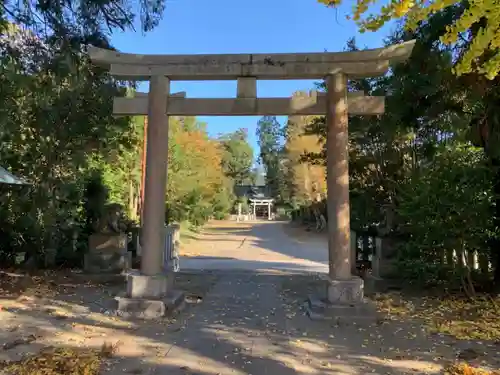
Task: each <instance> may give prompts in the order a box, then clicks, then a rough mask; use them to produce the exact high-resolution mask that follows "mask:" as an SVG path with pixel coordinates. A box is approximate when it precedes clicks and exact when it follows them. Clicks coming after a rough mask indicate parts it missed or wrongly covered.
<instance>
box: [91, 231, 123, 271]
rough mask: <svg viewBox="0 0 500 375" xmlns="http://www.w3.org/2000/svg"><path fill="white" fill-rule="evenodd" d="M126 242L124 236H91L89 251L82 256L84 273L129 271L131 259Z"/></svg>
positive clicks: (97, 234)
mask: <svg viewBox="0 0 500 375" xmlns="http://www.w3.org/2000/svg"><path fill="white" fill-rule="evenodd" d="M127 241H128V239H127V235H126V234H102V233H96V234H92V235H91V236H90V237H89V250H88V252H87V253H86V254H85V255H84V270H85V272H86V273H121V272H124V271H127V270H128V269H130V267H131V264H132V259H131V253H129V252H128V251H127Z"/></svg>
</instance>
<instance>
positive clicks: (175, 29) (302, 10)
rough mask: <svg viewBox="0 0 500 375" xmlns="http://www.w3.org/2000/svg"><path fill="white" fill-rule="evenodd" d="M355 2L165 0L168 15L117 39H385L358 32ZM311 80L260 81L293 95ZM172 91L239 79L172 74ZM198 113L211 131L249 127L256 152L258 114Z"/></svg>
mask: <svg viewBox="0 0 500 375" xmlns="http://www.w3.org/2000/svg"><path fill="white" fill-rule="evenodd" d="M353 2H354V0H344V4H343V5H342V6H341V7H340V8H339V9H338V10H336V9H329V8H326V7H324V6H323V5H321V4H319V3H317V2H316V0H250V1H241V0H208V1H207V0H167V5H166V10H165V15H164V17H163V20H162V21H161V23H160V25H159V26H158V27H157V28H156V29H155V30H154V31H152V32H149V33H147V34H143V33H141V32H140V31H138V32H131V31H129V32H125V33H116V34H114V35H113V36H112V43H113V46H114V47H116V48H117V49H118V50H120V51H123V52H133V53H142V54H201V53H272V52H274V53H280V52H292V53H293V52H323V51H325V50H326V51H329V52H335V51H342V50H343V49H344V48H345V45H346V41H347V40H348V39H349V38H350V37H352V36H356V39H357V42H358V46H360V47H369V48H375V47H380V46H381V45H382V42H383V37H384V36H385V35H387V34H388V32H389V30H390V29H389V28H388V27H385V28H384V29H382V30H380V31H379V32H377V33H367V34H359V33H357V29H356V26H355V25H354V23H353V22H352V21H348V20H346V19H345V16H346V15H347V14H349V13H350V11H351V6H352V4H353ZM137 29H138V30H140V28H137ZM313 87H314V85H313V82H312V81H259V82H258V86H257V94H258V95H259V96H266V97H279V96H284V97H288V96H291V95H292V93H293V92H294V91H297V90H309V89H311V88H313ZM171 91H172V92H176V91H186V92H187V96H188V97H206V98H215V97H222V98H224V97H235V96H236V82H235V81H205V82H182V81H181V82H173V83H172V85H171ZM199 120H201V121H204V122H207V123H208V130H209V132H210V134H211V135H216V134H218V133H226V132H232V131H234V130H236V129H238V128H247V129H248V133H249V136H250V142H251V144H252V146H253V147H254V150H255V153H256V155H257V152H258V146H257V140H256V137H255V129H256V124H257V121H258V120H259V117H199ZM279 120H280V122H284V121H285V120H286V118H284V117H281V118H279Z"/></svg>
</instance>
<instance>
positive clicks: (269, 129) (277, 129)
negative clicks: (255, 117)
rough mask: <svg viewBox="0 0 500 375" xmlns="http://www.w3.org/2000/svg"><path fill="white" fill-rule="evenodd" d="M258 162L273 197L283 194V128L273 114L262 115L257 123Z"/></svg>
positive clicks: (279, 196)
mask: <svg viewBox="0 0 500 375" xmlns="http://www.w3.org/2000/svg"><path fill="white" fill-rule="evenodd" d="M257 138H258V142H259V147H260V155H259V158H260V162H261V164H262V165H263V166H264V169H265V172H266V184H267V185H268V186H269V187H270V189H271V192H272V194H273V196H274V197H276V198H281V196H282V195H283V165H282V160H283V152H284V149H283V129H282V126H281V124H280V123H279V122H278V120H277V119H276V117H275V116H264V117H262V118H261V119H260V120H259V122H258V123H257Z"/></svg>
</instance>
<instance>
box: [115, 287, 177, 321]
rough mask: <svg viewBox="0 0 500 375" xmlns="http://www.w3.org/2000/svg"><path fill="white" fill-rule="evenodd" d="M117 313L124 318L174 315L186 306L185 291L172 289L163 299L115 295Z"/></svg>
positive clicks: (155, 317) (152, 317)
mask: <svg viewBox="0 0 500 375" xmlns="http://www.w3.org/2000/svg"><path fill="white" fill-rule="evenodd" d="M115 299H116V301H117V302H118V309H117V311H116V314H117V315H118V316H121V317H124V318H137V319H158V318H162V317H164V316H168V315H172V314H174V313H175V312H176V311H179V310H181V309H182V308H183V306H184V293H182V292H180V291H171V292H170V293H168V294H167V295H166V296H164V297H163V298H161V299H149V298H130V297H127V296H117V297H115Z"/></svg>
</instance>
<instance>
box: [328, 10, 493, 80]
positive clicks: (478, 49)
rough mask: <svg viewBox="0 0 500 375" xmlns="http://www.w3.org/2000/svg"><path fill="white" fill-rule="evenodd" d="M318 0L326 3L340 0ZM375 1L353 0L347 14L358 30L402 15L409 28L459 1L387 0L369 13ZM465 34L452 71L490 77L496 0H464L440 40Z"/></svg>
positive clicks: (452, 39)
mask: <svg viewBox="0 0 500 375" xmlns="http://www.w3.org/2000/svg"><path fill="white" fill-rule="evenodd" d="M318 1H319V2H320V3H322V4H325V5H327V6H330V7H336V6H338V5H340V3H341V2H342V0H318ZM378 2H379V0H356V2H355V4H354V6H353V12H352V17H351V18H352V19H353V20H354V21H355V22H356V24H357V25H358V26H359V29H360V31H361V32H365V31H376V30H379V29H380V28H381V27H382V26H383V25H385V24H386V23H387V22H389V21H390V20H392V19H399V18H403V17H404V18H406V26H407V28H408V29H410V30H412V29H415V28H416V27H417V26H418V24H419V23H420V22H423V21H425V20H427V19H428V18H429V17H430V16H431V15H432V14H434V13H436V12H439V11H441V10H443V9H445V8H447V7H451V6H458V5H460V4H461V3H462V2H461V1H453V0H425V1H424V0H389V1H388V2H387V4H384V5H383V6H381V8H380V10H379V11H378V12H376V13H371V12H370V10H369V8H370V6H372V5H374V4H376V3H378ZM467 36H468V37H469V38H470V42H469V43H468V47H467V49H466V50H465V52H464V53H463V54H462V55H461V56H460V59H459V60H458V61H457V63H456V65H455V67H454V72H455V74H457V75H462V74H466V73H471V72H478V73H481V74H484V75H485V76H486V77H487V78H488V79H490V80H493V79H494V78H495V77H496V76H497V75H498V74H499V72H500V0H468V1H467V4H465V7H464V11H463V13H462V15H461V16H460V17H459V18H458V19H457V20H456V21H455V22H454V23H453V24H451V25H448V26H447V27H446V32H445V33H444V35H442V37H441V42H442V43H444V44H447V45H452V44H454V43H456V42H457V41H458V39H459V38H462V37H467Z"/></svg>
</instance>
